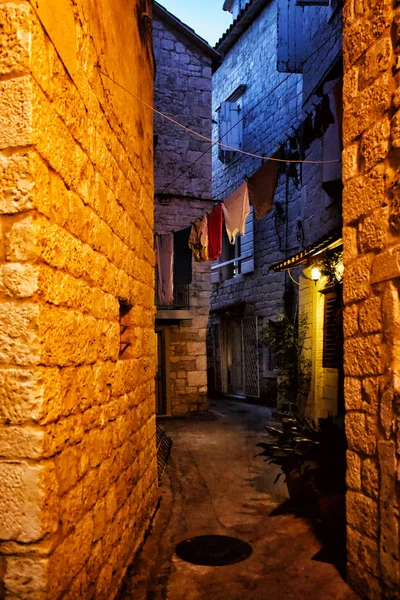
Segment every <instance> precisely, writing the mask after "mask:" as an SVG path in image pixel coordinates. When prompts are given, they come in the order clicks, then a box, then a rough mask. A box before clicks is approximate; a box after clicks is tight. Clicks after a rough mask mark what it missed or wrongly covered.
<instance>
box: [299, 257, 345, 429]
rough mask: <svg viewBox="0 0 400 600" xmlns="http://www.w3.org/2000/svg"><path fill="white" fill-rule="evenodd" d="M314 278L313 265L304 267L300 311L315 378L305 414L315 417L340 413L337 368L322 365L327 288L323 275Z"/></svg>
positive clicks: (301, 278) (306, 346)
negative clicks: (325, 294) (306, 329)
mask: <svg viewBox="0 0 400 600" xmlns="http://www.w3.org/2000/svg"><path fill="white" fill-rule="evenodd" d="M310 280H311V268H310V267H307V268H305V269H304V270H303V271H302V273H301V274H300V278H299V283H300V293H299V311H300V314H306V315H307V322H308V334H307V340H306V344H305V352H304V353H305V356H306V358H308V359H309V360H311V361H312V379H311V386H310V393H309V396H308V399H307V403H306V407H305V414H306V415H307V416H308V417H312V418H313V419H318V418H320V417H327V416H328V414H329V413H332V414H334V415H336V414H337V398H338V370H337V369H327V368H324V367H323V360H322V358H323V340H324V295H323V294H321V293H320V290H323V289H324V286H325V283H326V282H325V280H324V278H321V279H320V280H319V281H317V283H316V284H314V282H313V281H310Z"/></svg>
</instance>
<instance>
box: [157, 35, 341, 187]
mask: <svg viewBox="0 0 400 600" xmlns="http://www.w3.org/2000/svg"><path fill="white" fill-rule="evenodd" d="M340 29H341V28H340V27H338V29H336V30H335V31H334V32H333V34H332V35H331V37H329V38H328V39H327V40H325V41H324V42H323V43H322V44H321V45H320V46H318V48H316V49H315V50H314V52H313V53H312V54H310V55H309V56H308V57H307V59H305V60H303V61H302V62H301V63H300V67H302V66H303V65H304V64H305V63H306V62H307V60H309V59H310V58H312V57H313V56H314V55H315V54H317V52H319V51H320V50H321V49H322V48H323V47H324V46H325V44H327V43H328V42H330V41H331V40H332V39H333V38H334V36H335V35H336V34H337V33H339V31H340ZM291 76H292V73H289V75H287V76H286V77H285V78H284V79H282V81H280V82H279V83H278V85H277V86H275V87H274V88H273V89H272V90H270V91H269V92H268V94H266V95H265V96H264V97H263V98H261V100H259V101H258V102H257V103H256V104H255V105H254V106H252V107H251V108H250V109H249V110H248V111H247V113H246V114H245V115H243V117H242V118H241V119H239V121H237V122H236V123H235V124H234V125H232V127H231V128H230V129H228V131H226V132H225V133H224V134H223V135H221V137H220V138H219V139H218V140H217V141H221V140H222V138H224V137H225V136H226V135H228V133H230V132H231V131H232V129H234V128H235V127H237V125H239V123H241V122H242V121H243V120H244V119H246V118H247V117H248V116H249V114H250V113H251V112H252V111H253V110H254V109H255V108H257V107H258V106H259V105H260V104H261V103H262V102H264V100H266V99H267V98H268V97H269V96H271V95H272V94H273V93H274V92H276V90H277V89H278V88H279V87H280V86H281V85H283V84H284V83H285V82H286V81H287V80H288V79H289V78H290V77H291ZM216 143H217V142H214V143H212V144H211V146H209V147H208V148H207V150H205V151H204V152H203V153H202V154H200V156H198V157H197V158H196V160H194V161H193V162H192V163H190V165H188V166H187V167H186V169H184V170H183V171H182V172H181V173H179V174H178V175H177V176H176V177H175V179H173V180H172V181H171V182H170V183H169V184H168V185H166V186H165V187H164V188H163V190H162V192H161V193H164V192H165V191H166V190H168V189H169V188H170V187H171V185H173V184H174V183H175V182H176V181H178V179H180V178H181V177H183V175H185V174H186V173H187V172H188V171H189V169H191V168H192V167H193V166H194V165H195V164H196V163H197V162H198V161H199V160H201V159H202V158H203V156H204V155H205V154H207V152H210V150H212V149H213V148H214V146H215V145H216ZM263 159H264V160H267V159H266V158H265V157H263ZM294 162H299V161H294ZM337 162H339V161H337Z"/></svg>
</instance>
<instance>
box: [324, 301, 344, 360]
mask: <svg viewBox="0 0 400 600" xmlns="http://www.w3.org/2000/svg"><path fill="white" fill-rule="evenodd" d="M339 311H340V302H339V297H338V295H337V293H336V292H328V293H327V294H325V314H324V351H323V366H324V367H325V368H331V369H337V368H338V367H339V360H340V358H339V352H338V344H339V327H340V315H339Z"/></svg>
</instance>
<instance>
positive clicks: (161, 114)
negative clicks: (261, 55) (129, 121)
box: [97, 30, 340, 164]
mask: <svg viewBox="0 0 400 600" xmlns="http://www.w3.org/2000/svg"><path fill="white" fill-rule="evenodd" d="M337 31H338V30H337ZM337 31H336V32H335V34H333V35H336V33H337ZM333 35H332V37H331V38H329V40H326V41H325V42H324V44H322V45H321V47H323V46H324V45H325V44H326V43H327V41H330V40H331V39H332V38H333ZM319 49H320V48H319ZM319 49H318V50H319ZM315 52H316V50H315V51H314V53H315ZM314 53H313V54H314ZM313 54H311V55H310V56H309V57H308V59H309V58H311V57H312V56H313ZM308 59H307V60H308ZM304 62H305V61H304ZM97 68H98V71H99V73H100V74H101V75H102V76H103V77H106V78H107V79H108V80H109V81H111V82H112V83H114V85H116V86H117V87H119V88H121V89H122V90H124V91H125V92H126V93H127V94H129V95H130V96H132V97H133V98H135V100H137V101H138V102H140V103H141V104H143V106H145V107H146V108H148V109H149V110H151V111H153V112H154V113H155V114H157V115H159V116H161V117H163V118H164V119H166V120H167V121H170V122H171V123H173V124H174V125H177V126H178V127H181V128H182V129H184V130H185V131H187V132H188V133H191V134H192V135H195V136H196V137H198V138H200V139H202V140H204V141H206V142H210V143H211V144H212V146H211V147H213V146H215V145H218V146H220V147H221V148H225V149H226V150H230V151H233V152H238V153H239V154H242V155H245V156H250V157H252V158H259V159H261V160H272V161H275V162H282V163H290V162H292V163H306V164H329V163H337V162H340V161H339V160H329V161H321V160H318V161H310V160H286V159H283V158H276V157H272V156H270V157H267V156H264V155H262V154H255V153H252V152H246V151H245V150H240V149H238V148H234V147H233V146H229V145H228V144H224V143H222V142H221V141H219V140H213V139H212V138H209V137H207V136H205V135H203V134H201V133H199V132H197V131H194V130H193V129H191V128H190V127H186V125H183V123H180V122H179V121H177V120H176V119H173V118H172V117H170V116H169V115H166V114H165V113H163V112H161V111H160V110H157V109H156V108H154V106H151V105H150V104H148V103H147V102H145V101H144V100H142V99H141V98H139V96H136V94H134V93H133V92H131V91H130V90H128V89H127V88H126V87H124V86H123V85H121V84H120V83H118V81H116V80H115V79H114V78H113V77H110V75H108V74H107V73H105V72H104V71H102V70H101V69H100V68H99V67H97ZM288 78H289V76H288V77H287V78H285V79H284V80H283V81H282V82H280V84H278V85H277V86H276V87H275V88H274V89H273V90H271V91H270V92H269V93H268V95H271V94H272V93H274V92H275V91H276V90H277V89H278V87H279V86H280V85H282V83H283V82H284V81H286V80H287V79H288ZM268 95H267V96H266V97H265V98H264V100H265V99H266V98H267V97H268ZM260 102H262V100H260ZM256 106H257V105H255V106H254V107H253V108H252V109H251V110H253V109H254V108H255V107H256ZM249 112H250V111H249ZM249 112H248V113H247V115H245V116H243V117H242V119H241V120H243V119H244V118H245V117H246V116H248V114H249ZM238 123H239V122H238ZM238 123H236V124H235V126H236V125H238ZM228 133H229V131H227V132H226V134H225V135H227V134H228ZM221 139H222V138H221ZM208 151H209V150H207V152H208Z"/></svg>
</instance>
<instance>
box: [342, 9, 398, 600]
mask: <svg viewBox="0 0 400 600" xmlns="http://www.w3.org/2000/svg"><path fill="white" fill-rule="evenodd" d="M393 6H395V8H393ZM343 16H344V35H343V47H344V68H345V76H344V123H343V143H344V152H343V180H344V184H345V188H344V195H343V221H344V230H343V235H344V252H345V256H344V259H345V279H344V302H345V312H344V333H345V375H346V378H345V401H346V411H347V416H346V427H347V438H348V443H349V451H348V478H347V483H348V488H349V491H348V494H347V521H348V574H349V581H350V583H351V585H352V586H353V587H354V588H355V589H356V590H357V591H358V592H359V593H361V594H362V595H363V596H366V597H367V598H370V599H373V600H382V599H389V598H398V594H399V585H400V562H399V496H398V486H399V472H400V471H399V462H398V455H399V452H400V447H399V440H400V436H399V420H398V406H397V404H398V400H399V397H400V396H399V394H400V360H399V359H400V303H399V281H400V237H399V234H400V227H399V214H400V204H399V197H400V196H399V179H398V168H399V147H400V134H399V131H400V130H399V125H398V123H399V114H400V113H399V107H400V95H399V92H398V89H399V73H400V72H399V70H398V63H399V53H400V33H399V31H400V26H399V23H400V5H399V3H398V2H394V3H392V2H389V1H388V0H379V1H376V0H373V1H372V2H371V1H367V0H363V1H361V2H357V1H353V0H347V1H346V2H345V6H344V10H343Z"/></svg>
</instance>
